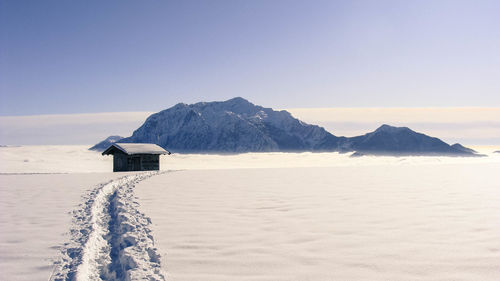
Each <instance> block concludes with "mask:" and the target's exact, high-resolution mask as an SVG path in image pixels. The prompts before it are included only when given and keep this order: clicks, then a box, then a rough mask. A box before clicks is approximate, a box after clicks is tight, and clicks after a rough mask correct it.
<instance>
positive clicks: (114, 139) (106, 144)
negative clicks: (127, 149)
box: [89, 136, 123, 151]
mask: <svg viewBox="0 0 500 281" xmlns="http://www.w3.org/2000/svg"><path fill="white" fill-rule="evenodd" d="M121 139H123V137H121V136H109V137H107V138H106V139H105V140H103V141H101V142H100V143H98V144H96V145H94V146H92V147H91V148H89V150H95V151H104V150H106V148H108V147H110V146H111V145H112V144H113V143H115V142H117V141H119V140H121Z"/></svg>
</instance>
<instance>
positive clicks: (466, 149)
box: [451, 143, 477, 153]
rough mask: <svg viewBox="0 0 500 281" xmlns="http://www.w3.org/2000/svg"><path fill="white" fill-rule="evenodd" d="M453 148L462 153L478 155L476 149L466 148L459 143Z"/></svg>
mask: <svg viewBox="0 0 500 281" xmlns="http://www.w3.org/2000/svg"><path fill="white" fill-rule="evenodd" d="M451 147H453V148H455V149H458V150H460V151H463V152H468V153H477V151H475V150H474V149H471V148H468V147H465V146H463V145H461V144H459V143H456V144H453V145H452V146H451Z"/></svg>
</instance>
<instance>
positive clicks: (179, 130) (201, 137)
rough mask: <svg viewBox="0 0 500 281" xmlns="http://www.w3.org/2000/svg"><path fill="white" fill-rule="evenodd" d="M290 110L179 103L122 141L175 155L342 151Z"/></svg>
mask: <svg viewBox="0 0 500 281" xmlns="http://www.w3.org/2000/svg"><path fill="white" fill-rule="evenodd" d="M340 139H341V138H338V137H336V136H334V135H332V134H330V133H328V132H327V131H326V130H325V129H323V128H321V127H319V126H315V125H309V124H306V123H304V122H301V121H300V120H298V119H296V118H294V117H293V116H292V115H291V114H290V113H288V112H287V111H275V110H273V109H271V108H264V107H261V106H256V105H254V104H252V103H250V102H248V101H247V100H245V99H243V98H233V99H230V100H227V101H224V102H208V103H207V102H200V103H196V104H191V105H187V104H182V103H180V104H177V105H175V106H174V107H172V108H169V109H167V110H163V111H161V112H158V113H155V114H153V115H151V116H150V117H149V118H148V119H147V120H146V122H145V123H144V124H143V125H142V126H141V127H140V128H139V129H137V130H136V131H135V132H134V133H133V135H132V136H131V137H129V138H125V139H122V140H121V141H120V142H147V143H156V144H158V145H160V146H162V147H164V148H168V149H169V150H170V151H173V152H218V153H220V152H227V153H238V152H250V151H252V152H265V151H336V150H337V147H338V144H339V140H340Z"/></svg>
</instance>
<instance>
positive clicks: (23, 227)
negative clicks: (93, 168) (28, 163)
mask: <svg viewBox="0 0 500 281" xmlns="http://www.w3.org/2000/svg"><path fill="white" fill-rule="evenodd" d="M120 175H122V174H113V173H87V174H76V173H75V174H42V175H39V174H32V175H0V249H1V250H0V272H1V275H2V278H1V279H3V280H47V279H48V278H49V276H50V275H51V272H52V270H53V268H54V266H53V263H54V261H55V259H56V258H57V257H58V254H59V248H60V246H61V245H62V244H63V243H65V242H66V241H67V240H68V233H67V232H68V231H69V230H70V226H71V220H72V216H71V214H70V212H71V211H72V210H73V209H74V208H76V207H77V205H78V204H79V203H80V201H81V196H82V195H83V194H85V193H86V192H88V190H89V189H92V188H93V187H94V186H96V185H98V184H99V183H101V182H107V181H110V180H112V179H115V178H118V177H119V176H120Z"/></svg>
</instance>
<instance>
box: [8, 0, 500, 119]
mask: <svg viewBox="0 0 500 281" xmlns="http://www.w3.org/2000/svg"><path fill="white" fill-rule="evenodd" d="M498 15H500V1H497V0H492V1H481V0H470V1H459V0H450V1H441V0H432V1H383V0H380V1H347V0H346V1H333V0H330V1H311V0H307V1H305V0H304V1H292V0H287V1H278V0H270V1H269V0H262V1H259V0H253V1H245V0H227V1H206V0H201V1H189V0H184V1H157V0H146V1H87V0H86V1H67V0H61V1H50V0H45V1H25V0H0V95H1V97H0V98H1V103H0V115H4V116H5V115H30V114H64V113H92V112H118V111H158V110H161V109H165V108H168V107H170V106H172V105H174V104H175V103H178V102H186V103H192V102H197V101H213V100H225V99H228V98H231V97H234V96H242V97H245V98H247V99H248V100H250V101H252V102H254V103H256V104H260V105H263V106H266V107H275V108H299V107H300V108H304V107H429V106H438V107H449V106H489V107H491V106H493V107H498V106H500V79H499V77H500V51H499V50H500V16H498Z"/></svg>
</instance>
